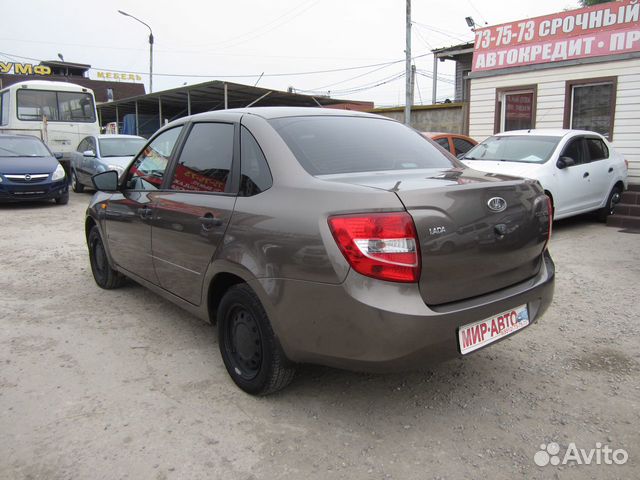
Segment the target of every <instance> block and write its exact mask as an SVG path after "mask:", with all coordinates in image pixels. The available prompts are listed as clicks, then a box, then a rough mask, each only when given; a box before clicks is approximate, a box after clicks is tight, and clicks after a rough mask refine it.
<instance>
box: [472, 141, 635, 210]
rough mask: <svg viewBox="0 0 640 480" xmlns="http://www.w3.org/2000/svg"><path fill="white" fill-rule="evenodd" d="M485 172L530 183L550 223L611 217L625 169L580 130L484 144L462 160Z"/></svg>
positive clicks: (618, 159)
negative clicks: (548, 207) (544, 202)
mask: <svg viewBox="0 0 640 480" xmlns="http://www.w3.org/2000/svg"><path fill="white" fill-rule="evenodd" d="M462 161H463V162H464V163H465V164H466V165H468V166H469V167H471V168H473V169H475V170H480V171H483V172H491V173H496V174H504V175H515V176H519V177H526V178H532V179H535V180H537V181H539V182H540V184H541V185H542V187H543V188H544V190H545V193H546V194H547V195H548V196H549V197H550V198H551V201H552V204H553V209H554V218H555V219H556V220H557V219H560V218H566V217H570V216H573V215H578V214H581V213H585V212H590V211H597V212H598V216H599V218H600V219H601V220H605V219H606V218H607V216H609V215H611V214H613V213H614V209H615V205H616V203H618V202H619V201H620V197H621V195H622V192H623V191H624V190H625V189H626V188H627V170H628V164H627V163H626V161H625V160H624V158H623V157H622V155H620V154H619V153H618V152H616V150H615V148H613V146H612V145H611V144H610V143H609V142H608V141H607V139H606V138H604V137H603V136H602V135H600V134H598V133H595V132H588V131H584V130H518V131H511V132H504V133H500V134H498V135H494V136H492V137H489V138H487V139H486V140H485V141H484V142H482V143H481V144H479V145H478V146H477V147H475V148H474V149H473V150H470V151H469V152H467V153H466V155H465V156H464V157H462Z"/></svg>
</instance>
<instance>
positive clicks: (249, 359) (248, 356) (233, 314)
mask: <svg viewBox="0 0 640 480" xmlns="http://www.w3.org/2000/svg"><path fill="white" fill-rule="evenodd" d="M217 319H218V343H219V344H220V353H221V354H222V360H223V361H224V364H225V367H226V368H227V372H229V375H230V376H231V378H232V379H233V381H234V382H235V383H236V385H238V387H240V388H241V389H242V390H244V391H245V392H247V393H250V394H252V395H267V394H269V393H273V392H276V391H278V390H280V389H282V388H284V387H286V386H287V385H288V384H289V383H290V382H291V380H292V379H293V376H294V373H295V369H294V367H293V365H292V364H291V363H290V362H289V361H288V360H287V358H286V357H285V355H284V353H283V352H282V349H281V348H280V345H279V344H278V341H277V340H276V338H275V335H274V333H273V330H272V329H271V323H270V322H269V318H268V317H267V313H266V312H265V310H264V307H263V306H262V303H260V300H259V299H258V297H257V295H256V294H255V292H254V291H253V290H252V289H251V288H250V287H249V286H248V285H246V284H240V285H235V286H233V287H231V288H230V289H229V290H228V291H227V293H225V295H224V297H222V300H221V302H220V305H219V307H218V315H217Z"/></svg>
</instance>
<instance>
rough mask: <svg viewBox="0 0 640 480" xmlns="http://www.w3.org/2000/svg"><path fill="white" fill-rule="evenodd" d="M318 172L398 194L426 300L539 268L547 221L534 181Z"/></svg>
mask: <svg viewBox="0 0 640 480" xmlns="http://www.w3.org/2000/svg"><path fill="white" fill-rule="evenodd" d="M327 177H333V178H327ZM324 178H325V179H327V180H329V179H331V180H334V181H341V182H347V183H354V184H359V185H364V186H369V187H372V188H380V189H384V190H388V191H390V192H394V193H395V194H396V195H397V196H398V198H399V199H400V200H401V201H402V203H403V204H404V206H405V207H406V209H407V211H408V212H409V214H410V215H411V216H412V217H413V219H414V222H415V226H416V230H417V234H418V241H419V244H420V250H421V256H422V273H421V277H420V291H421V294H422V297H423V300H424V301H425V303H427V304H429V305H440V304H445V303H450V302H455V301H460V300H463V299H467V298H471V297H475V296H479V295H483V294H487V293H490V292H493V291H496V290H500V289H503V288H506V287H508V286H511V285H513V284H516V283H519V282H522V281H524V280H526V279H528V278H531V277H533V276H534V275H536V273H537V272H538V270H539V268H540V265H541V258H542V256H541V253H542V252H543V250H544V248H545V245H546V242H547V239H548V229H549V222H548V220H549V219H548V215H547V203H546V197H545V196H544V194H543V192H542V189H541V188H540V186H539V185H538V184H537V183H536V182H533V181H529V180H523V179H518V178H514V177H507V176H503V175H495V174H489V173H481V172H477V171H474V170H471V169H463V168H456V169H449V170H442V169H433V170H420V171H413V172H406V171H404V172H402V171H401V172H398V171H394V172H376V173H368V174H355V175H353V174H352V175H348V176H346V175H344V176H343V175H340V176H333V175H332V176H324Z"/></svg>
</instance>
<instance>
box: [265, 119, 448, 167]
mask: <svg viewBox="0 0 640 480" xmlns="http://www.w3.org/2000/svg"><path fill="white" fill-rule="evenodd" d="M270 123H271V125H273V127H274V128H275V129H276V131H277V132H278V133H279V134H280V136H281V137H282V138H283V139H284V141H285V142H286V143H287V145H288V146H289V148H290V149H291V151H292V152H293V154H294V155H295V156H296V158H297V159H298V161H299V162H300V164H301V165H302V167H303V168H304V169H305V170H306V171H307V172H309V173H310V174H311V175H332V174H339V173H356V172H374V171H381V170H412V169H418V168H450V167H452V166H453V164H452V162H451V160H449V159H448V158H447V157H445V156H444V155H443V154H442V153H441V152H440V151H439V150H438V149H437V148H436V147H435V146H434V145H432V144H431V143H430V142H429V141H428V140H426V139H424V138H423V137H422V136H421V135H420V134H419V133H417V132H415V131H413V130H411V129H410V128H407V127H406V126H404V125H402V124H400V123H398V122H393V121H390V120H383V119H377V118H366V117H337V116H336V117H332V116H327V117H320V116H318V117H286V118H276V119H273V120H271V121H270Z"/></svg>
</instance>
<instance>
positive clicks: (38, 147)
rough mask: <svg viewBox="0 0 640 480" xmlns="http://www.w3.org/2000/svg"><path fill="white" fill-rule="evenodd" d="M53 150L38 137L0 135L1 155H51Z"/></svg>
mask: <svg viewBox="0 0 640 480" xmlns="http://www.w3.org/2000/svg"><path fill="white" fill-rule="evenodd" d="M50 156H51V152H49V149H48V148H47V147H45V145H44V144H43V143H42V142H41V141H40V140H38V139H37V138H28V137H25V138H18V137H8V138H3V137H1V136H0V157H50Z"/></svg>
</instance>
